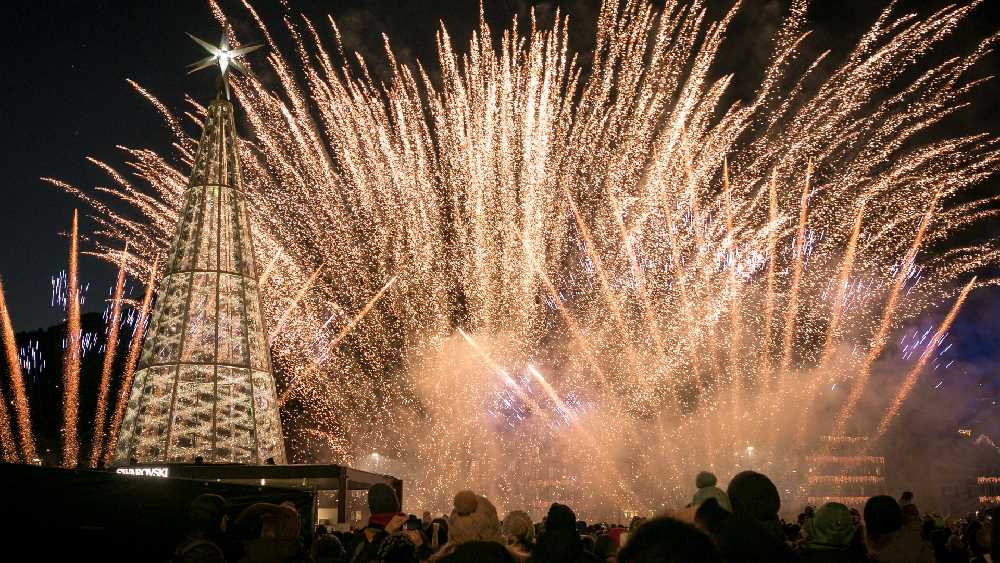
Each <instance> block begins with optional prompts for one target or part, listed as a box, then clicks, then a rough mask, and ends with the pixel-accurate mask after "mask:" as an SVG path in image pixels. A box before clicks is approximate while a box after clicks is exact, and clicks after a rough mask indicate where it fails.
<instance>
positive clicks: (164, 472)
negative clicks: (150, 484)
mask: <svg viewBox="0 0 1000 563" xmlns="http://www.w3.org/2000/svg"><path fill="white" fill-rule="evenodd" d="M115 473H117V474H119V475H137V476H140V477H170V468H169V467H119V468H118V469H115Z"/></svg>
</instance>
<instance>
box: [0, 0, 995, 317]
mask: <svg viewBox="0 0 1000 563" xmlns="http://www.w3.org/2000/svg"><path fill="white" fill-rule="evenodd" d="M945 3H946V2H943V1H937V0H932V1H926V0H925V1H916V0H910V1H904V2H901V11H910V10H916V11H918V12H920V13H924V14H926V13H928V12H929V11H930V10H931V9H933V8H935V7H940V6H943V5H944V4H945ZM231 4H233V3H231V2H223V5H224V6H229V5H231ZM478 4H479V2H478V0H452V1H440V0H417V1H413V0H367V1H362V0H354V1H349V0H337V1H332V0H331V1H326V2H320V1H308V2H295V3H294V6H295V8H296V10H301V11H302V12H304V13H306V14H308V15H310V16H312V17H313V19H314V21H315V20H319V19H320V18H322V17H323V16H324V15H325V14H326V13H332V14H334V16H335V17H336V18H337V20H338V22H339V23H340V24H341V25H342V31H343V32H344V36H345V42H346V43H347V47H349V48H354V49H358V50H361V51H362V52H364V53H366V54H368V55H369V56H372V57H377V56H378V54H379V53H380V44H381V40H380V38H379V33H381V32H385V33H387V34H389V35H390V37H391V38H392V41H393V44H394V46H395V47H396V49H397V51H400V52H401V53H402V54H403V55H402V57H401V58H402V59H404V60H408V59H409V60H412V58H420V59H422V60H425V61H427V60H429V59H430V58H431V55H432V50H433V42H434V31H435V29H436V25H437V21H438V20H439V19H443V20H444V21H445V22H446V24H447V25H448V26H449V29H450V30H451V31H452V34H453V37H454V38H455V40H456V42H458V43H461V42H463V41H465V40H466V39H467V37H468V34H469V32H470V30H471V28H472V27H473V26H474V25H475V22H476V19H477V16H478ZM485 4H486V10H487V16H488V19H489V20H490V21H491V22H492V23H493V24H494V29H497V28H499V27H500V26H501V25H503V24H505V23H506V22H508V21H509V20H510V17H511V16H512V15H513V14H515V13H522V14H523V13H525V10H526V8H527V7H528V6H530V5H532V4H540V5H541V6H540V7H541V9H542V10H546V11H551V7H552V6H553V4H558V5H560V6H562V7H563V8H564V10H565V11H568V12H569V14H570V17H571V18H572V19H571V21H572V22H573V24H572V27H571V32H572V37H573V40H574V43H575V45H576V46H577V47H579V48H583V49H585V48H586V46H587V43H588V41H587V38H588V37H589V36H590V35H591V34H592V24H593V15H594V13H595V12H596V10H597V4H598V2H597V0H567V1H560V2H556V3H553V2H546V3H541V2H535V3H532V2H528V1H527V0H485ZM728 4H729V2H728V1H720V2H711V1H710V2H709V5H710V7H711V8H712V9H713V10H714V11H715V12H716V13H717V12H719V11H720V10H721V8H722V7H725V6H728ZM814 4H815V6H814V7H813V9H812V10H811V12H810V19H811V22H812V25H813V27H814V28H815V30H816V33H815V34H814V37H813V38H812V39H811V40H810V42H809V43H808V44H807V46H806V51H807V53H808V54H815V53H816V52H819V51H820V50H822V49H825V48H832V49H834V51H835V54H836V53H837V52H843V51H844V50H845V49H846V48H847V47H849V46H851V45H852V42H853V41H855V40H856V39H857V37H858V36H859V34H860V33H861V31H862V30H863V29H865V28H867V27H868V25H870V23H871V22H872V21H873V19H874V18H875V17H876V16H877V13H878V10H879V9H880V7H881V5H882V2H878V1H876V0H850V1H848V0H837V1H828V0H817V1H816V2H814ZM986 4H987V5H986V6H982V7H980V8H979V10H978V11H977V16H976V17H975V18H973V19H972V20H970V21H967V22H966V23H965V24H964V25H963V28H962V31H961V32H960V35H959V36H957V37H955V38H953V39H952V40H950V41H949V44H948V45H947V48H946V49H945V50H944V52H943V53H940V54H936V55H935V56H945V55H947V54H949V53H950V54H957V53H959V52H961V51H962V50H963V49H965V50H967V49H968V48H970V47H971V46H972V45H974V43H975V41H977V40H978V39H979V38H981V37H983V36H984V35H986V34H988V33H992V32H995V31H997V29H998V28H1000V25H998V23H1000V15H998V14H1000V9H998V7H997V4H998V2H987V3H986ZM255 5H256V6H257V8H258V9H259V10H260V11H261V13H262V14H264V15H265V17H266V19H267V20H268V22H269V24H270V25H271V26H272V27H274V28H276V27H278V26H280V25H281V23H280V14H281V8H280V4H279V3H278V2H277V1H276V0H262V1H258V2H256V3H255ZM784 5H785V2H784V1H781V0H750V1H748V2H745V5H744V8H743V12H742V15H741V16H740V18H739V19H738V20H737V22H736V25H735V26H734V28H733V31H732V32H731V33H730V39H729V40H728V41H729V44H728V45H727V47H725V50H726V52H727V58H726V59H725V60H724V61H723V66H726V67H728V68H725V69H720V70H726V71H736V72H738V75H737V82H736V84H735V90H734V91H735V92H736V93H737V94H739V93H749V92H750V91H751V90H750V86H752V84H753V83H754V81H755V78H756V77H755V75H754V72H755V69H756V68H758V67H759V66H760V62H761V61H760V58H761V57H762V56H763V53H764V50H765V49H764V47H765V46H766V45H767V39H768V38H769V35H770V33H771V31H773V29H774V26H775V25H776V23H777V18H778V17H779V15H780V14H781V13H782V12H783V7H784ZM5 8H6V10H5V14H4V17H3V18H0V42H2V45H3V50H2V52H3V53H4V62H3V69H2V72H0V131H2V133H3V134H2V137H0V170H2V174H3V180H4V181H3V183H2V185H0V276H2V277H3V279H4V283H5V286H6V290H7V299H8V302H9V303H10V307H11V310H12V314H13V319H14V323H15V326H16V327H17V329H19V330H25V329H30V328H36V327H41V326H47V325H50V324H53V323H55V322H58V321H59V320H60V317H61V314H60V313H59V312H58V311H57V310H55V309H54V308H51V307H50V306H49V295H50V282H49V280H50V277H51V276H52V275H54V274H55V273H57V272H58V271H59V270H61V269H63V268H64V267H65V264H66V249H67V241H66V238H65V236H63V235H62V234H61V233H63V232H64V231H65V230H66V228H67V226H68V224H69V220H70V215H71V213H72V208H73V207H74V205H75V204H76V203H75V201H74V200H73V199H72V198H71V197H70V196H69V195H67V194H65V193H63V192H61V191H59V190H57V189H55V188H52V187H50V186H48V185H47V184H44V183H43V182H41V181H39V177H41V176H53V177H57V178H61V179H63V180H66V181H68V182H70V183H73V184H75V185H77V186H80V187H82V188H84V189H90V188H92V186H94V185H95V184H97V185H99V184H101V183H105V182H106V179H105V177H104V176H103V174H101V173H100V172H99V171H97V170H96V169H95V168H94V167H93V166H92V165H90V164H89V163H87V162H86V161H85V160H84V157H86V156H88V155H90V156H94V157H96V158H98V159H99V160H105V161H108V162H110V163H118V162H120V161H121V157H120V154H119V153H118V151H117V150H116V149H115V145H118V144H121V145H127V146H135V147H150V148H153V149H155V150H157V151H159V152H162V153H169V152H170V151H169V146H168V144H167V142H168V138H167V135H166V132H165V130H164V128H163V124H162V120H161V119H160V118H159V116H158V115H157V114H156V112H155V111H154V110H153V109H152V108H151V106H150V105H149V104H148V103H147V102H146V101H145V100H144V99H142V98H141V97H140V96H139V95H138V94H137V93H135V92H134V91H133V90H132V89H131V87H129V85H128V84H126V82H125V79H126V78H132V79H134V80H136V81H137V82H139V83H140V84H142V85H143V86H144V87H146V88H147V89H148V90H149V91H151V92H153V93H154V94H155V95H157V96H159V97H160V98H161V99H162V100H163V101H164V102H165V103H166V104H167V105H168V106H170V107H173V108H177V107H180V106H181V105H182V101H183V95H184V93H185V92H190V93H191V94H192V95H193V96H195V97H196V98H198V99H204V98H206V97H207V96H208V95H209V94H210V92H211V88H212V86H211V84H212V80H213V78H212V76H210V73H209V72H203V73H201V74H200V75H194V76H187V75H186V74H185V70H184V67H185V65H187V64H188V63H190V62H193V61H195V60H197V59H199V58H201V56H202V54H201V53H200V51H199V48H198V47H197V46H196V45H194V44H193V43H192V42H191V41H190V40H189V39H188V38H187V37H186V36H185V35H184V32H185V31H191V32H193V33H195V34H197V35H200V36H202V37H203V38H206V39H217V37H218V28H217V27H216V26H215V22H214V20H213V19H212V17H211V14H210V13H209V9H208V5H207V3H205V2H204V1H202V0H171V1H169V2H166V1H161V2H149V1H147V2H133V1H125V0H122V1H119V2H108V1H94V0H88V1H75V0H74V1H64V2H45V1H23V2H20V5H17V4H8V5H6V6H5ZM229 11H230V12H231V13H233V14H237V15H238V16H240V17H243V15H244V14H245V12H243V11H242V10H241V9H239V8H238V5H237V6H236V7H233V8H232V9H230V10H229ZM237 29H238V30H241V29H249V26H246V25H242V26H241V25H238V27H237ZM242 35H243V37H244V39H245V40H254V39H258V37H256V36H254V35H252V34H248V33H244V34H242ZM998 67H1000V63H998V57H997V56H991V57H990V58H989V60H988V61H986V62H985V63H984V64H983V65H981V66H980V68H978V69H976V73H977V74H996V73H997V70H1000V68H998ZM998 96H1000V87H998V85H997V84H995V83H994V84H990V85H988V86H987V87H986V88H984V89H982V90H981V91H980V93H979V94H978V95H977V99H976V103H975V105H974V107H973V108H971V109H969V110H966V111H964V112H963V113H962V114H961V115H959V116H958V117H957V118H956V119H955V120H953V121H952V122H951V124H950V125H949V127H952V128H954V130H955V131H958V130H965V129H967V128H969V127H974V128H976V129H979V130H982V129H986V130H989V131H993V132H996V131H997V130H998V127H997V125H998V121H1000V118H998V117H997V116H998V114H1000V107H998V102H997V99H998ZM996 185H997V184H996V182H993V183H992V186H993V187H994V188H995V186H996ZM987 189H989V188H987ZM993 191H994V192H995V191H996V189H993ZM93 228H94V224H93V223H92V222H89V221H87V220H83V221H82V224H81V232H82V234H84V235H86V234H87V233H88V232H89V231H90V230H92V229H93ZM113 275H114V273H113V271H112V269H111V268H110V267H108V266H106V265H103V264H99V263H98V262H97V261H96V260H95V259H93V258H89V257H84V258H83V259H82V261H81V278H82V281H83V282H84V283H86V282H88V281H89V282H90V283H91V289H90V292H89V294H88V295H89V298H88V308H90V309H92V310H94V309H97V308H99V307H100V305H99V304H98V303H99V301H100V298H101V297H102V296H103V295H104V294H105V293H106V291H107V288H108V286H109V285H110V284H111V283H112V282H113Z"/></svg>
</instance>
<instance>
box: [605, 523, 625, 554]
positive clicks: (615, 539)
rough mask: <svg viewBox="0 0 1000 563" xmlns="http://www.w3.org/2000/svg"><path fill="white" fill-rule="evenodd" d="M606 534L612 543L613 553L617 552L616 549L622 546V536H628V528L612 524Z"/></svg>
mask: <svg viewBox="0 0 1000 563" xmlns="http://www.w3.org/2000/svg"><path fill="white" fill-rule="evenodd" d="M608 536H609V537H610V538H611V542H612V544H611V545H612V547H614V551H615V553H617V552H618V550H619V549H621V547H622V543H623V542H622V538H623V537H626V538H627V537H628V529H626V528H625V527H623V526H617V525H616V526H612V527H611V529H610V530H608Z"/></svg>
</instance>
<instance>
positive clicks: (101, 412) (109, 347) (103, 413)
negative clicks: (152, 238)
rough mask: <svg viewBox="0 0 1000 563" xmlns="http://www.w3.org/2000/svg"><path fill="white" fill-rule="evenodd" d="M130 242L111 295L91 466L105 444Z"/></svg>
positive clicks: (119, 266)
mask: <svg viewBox="0 0 1000 563" xmlns="http://www.w3.org/2000/svg"><path fill="white" fill-rule="evenodd" d="M127 254H128V243H125V250H123V251H122V253H121V260H120V261H119V262H118V279H117V280H116V281H115V290H114V295H112V297H111V315H110V316H109V317H108V335H107V341H106V344H105V348H104V362H103V364H102V365H101V382H100V386H99V387H98V391H97V407H96V411H95V412H94V434H93V438H92V439H91V443H90V460H89V461H90V467H97V460H98V458H99V457H100V456H101V448H102V447H103V446H104V423H105V421H106V420H107V416H108V393H109V391H110V389H111V370H112V368H114V365H115V356H116V355H117V352H118V331H119V326H118V325H119V324H121V312H122V292H123V291H124V290H125V256H126V255H127Z"/></svg>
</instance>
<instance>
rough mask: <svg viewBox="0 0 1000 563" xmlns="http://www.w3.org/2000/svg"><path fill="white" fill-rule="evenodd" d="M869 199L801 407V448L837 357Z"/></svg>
mask: <svg viewBox="0 0 1000 563" xmlns="http://www.w3.org/2000/svg"><path fill="white" fill-rule="evenodd" d="M866 203H867V200H865V199H862V200H861V202H860V203H859V205H858V214H857V216H855V218H854V226H853V227H852V228H851V238H850V239H848V241H847V249H846V251H845V253H844V259H843V260H842V261H841V263H840V275H839V276H837V293H836V295H834V297H833V305H832V306H831V310H830V324H829V325H828V326H827V329H826V338H825V339H824V342H823V352H822V354H821V355H820V360H819V364H818V365H819V367H818V368H817V370H816V374H815V375H814V376H813V380H812V381H811V382H809V383H807V385H808V389H809V390H808V392H807V394H806V398H805V401H804V402H803V403H802V404H801V407H802V412H801V413H800V414H799V423H798V424H797V426H796V427H797V428H798V430H797V431H796V434H795V442H796V444H797V445H801V444H802V440H803V439H804V438H805V435H806V430H807V428H808V426H809V420H810V417H809V409H810V408H812V403H813V401H814V400H815V399H816V393H817V392H818V391H819V388H820V386H821V385H823V384H824V383H826V382H827V379H826V373H827V369H828V367H829V362H830V357H831V356H832V355H833V349H834V341H835V340H836V338H837V334H838V331H839V330H840V320H841V318H842V317H843V314H844V304H845V300H846V299H847V288H848V284H849V283H850V278H851V270H852V269H853V268H854V256H855V253H856V252H857V248H858V237H859V236H860V234H861V224H862V222H863V220H864V216H865V204H866Z"/></svg>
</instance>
